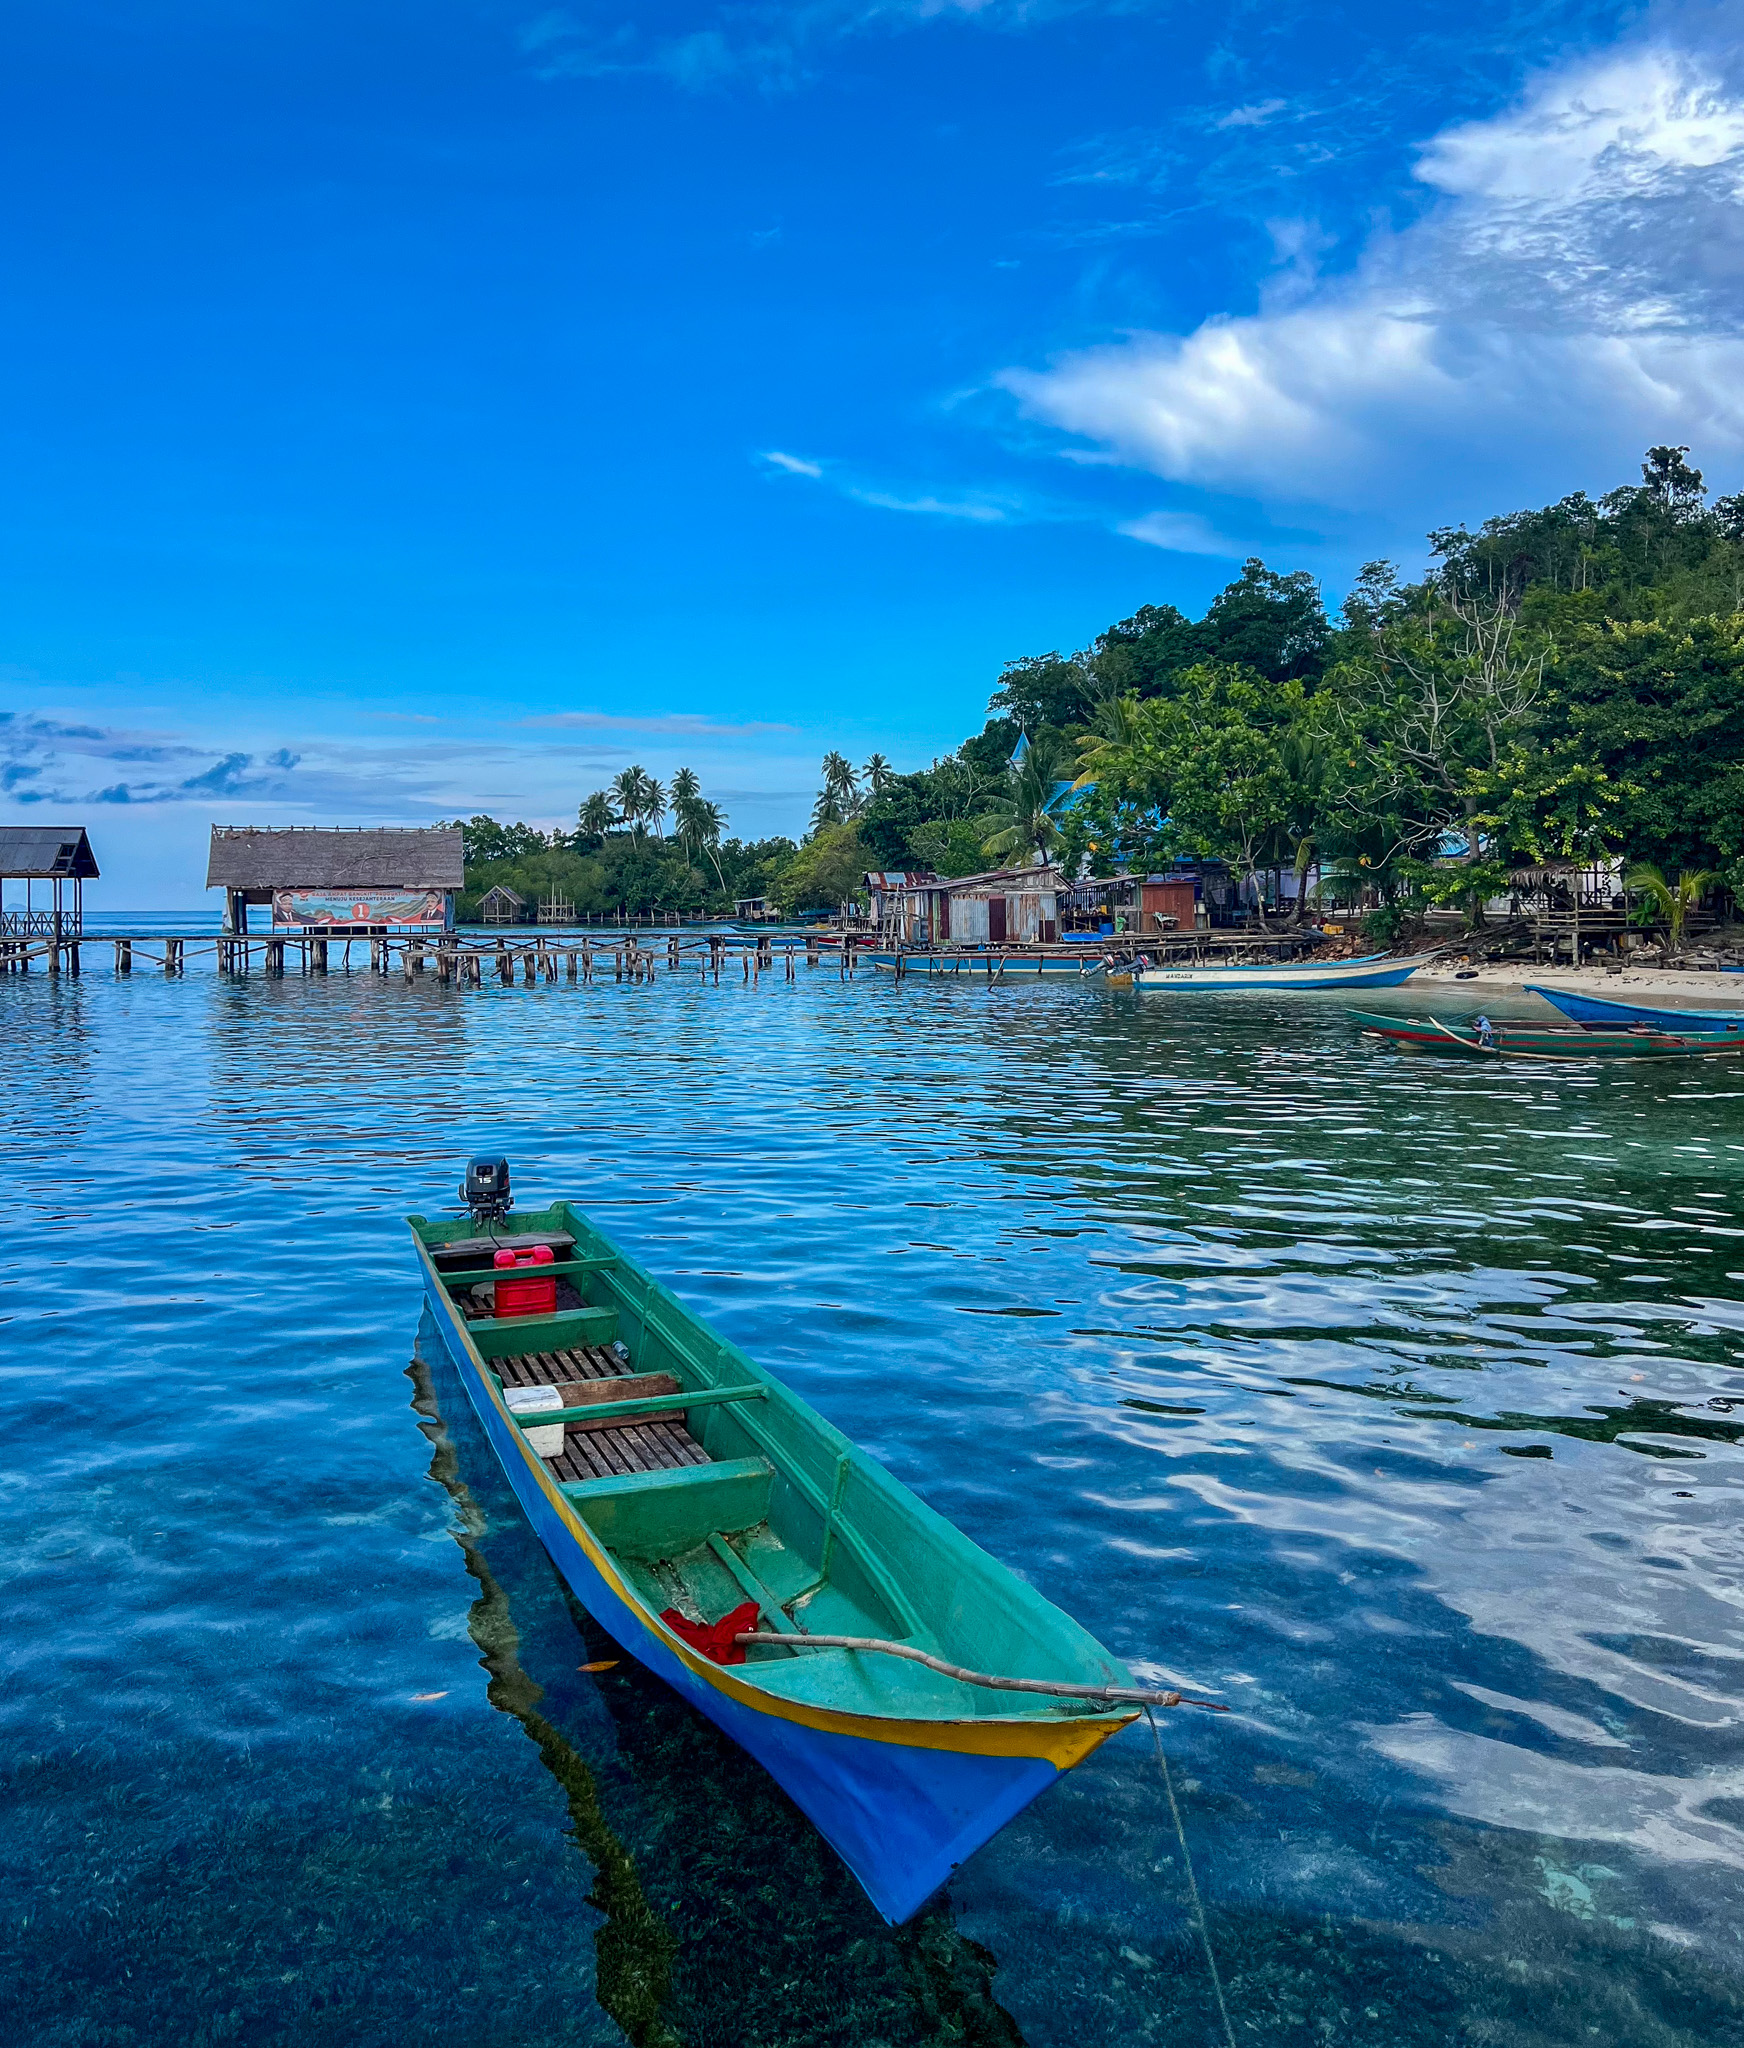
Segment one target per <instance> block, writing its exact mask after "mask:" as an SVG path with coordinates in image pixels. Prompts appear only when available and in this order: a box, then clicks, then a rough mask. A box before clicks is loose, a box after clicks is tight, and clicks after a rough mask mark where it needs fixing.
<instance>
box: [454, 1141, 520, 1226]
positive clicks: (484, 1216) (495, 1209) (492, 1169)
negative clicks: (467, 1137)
mask: <svg viewBox="0 0 1744 2048" xmlns="http://www.w3.org/2000/svg"><path fill="white" fill-rule="evenodd" d="M460 1199H461V1200H462V1201H463V1202H464V1203H465V1204H466V1206H467V1208H468V1209H470V1210H471V1211H472V1219H473V1221H474V1222H475V1223H489V1222H492V1221H493V1220H494V1219H496V1218H497V1217H499V1216H506V1215H507V1214H508V1213H509V1211H510V1209H512V1208H513V1207H514V1196H513V1194H512V1193H511V1192H510V1189H509V1162H508V1161H507V1160H506V1159H504V1158H502V1157H501V1156H500V1155H497V1156H493V1155H491V1154H490V1153H483V1152H481V1153H480V1154H479V1155H478V1157H477V1158H476V1159H469V1160H468V1161H467V1162H466V1178H465V1180H463V1181H462V1182H461V1183H460Z"/></svg>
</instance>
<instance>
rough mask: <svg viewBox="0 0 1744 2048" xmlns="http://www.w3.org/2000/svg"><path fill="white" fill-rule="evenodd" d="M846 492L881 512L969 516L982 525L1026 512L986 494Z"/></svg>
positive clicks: (945, 517) (940, 517)
mask: <svg viewBox="0 0 1744 2048" xmlns="http://www.w3.org/2000/svg"><path fill="white" fill-rule="evenodd" d="M846 495H847V496H848V497H850V498H852V499H853V500H854V502H855V503H856V504H859V505H872V506H876V508H877V509H878V510H879V511H880V512H918V513H921V514H923V515H924V516H926V517H928V518H933V519H969V520H973V521H975V522H976V523H978V524H980V525H986V526H996V525H999V524H1001V523H1003V522H1009V521H1011V520H1012V519H1015V518H1019V517H1021V516H1022V514H1021V512H1020V511H1019V509H1018V508H1017V506H1016V505H1015V503H1013V504H994V503H992V502H990V501H989V500H987V499H986V498H938V497H934V496H933V494H932V493H931V492H930V491H923V492H922V493H921V494H920V495H919V496H918V497H903V496H901V495H900V494H899V493H897V492H895V491H873V490H864V489H861V488H859V487H858V486H855V487H851V488H850V489H849V490H848V491H847V493H846Z"/></svg>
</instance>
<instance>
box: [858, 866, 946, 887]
mask: <svg viewBox="0 0 1744 2048" xmlns="http://www.w3.org/2000/svg"><path fill="white" fill-rule="evenodd" d="M937 880H938V876H937V875H935V874H934V873H933V871H932V869H931V868H873V869H871V870H869V871H868V873H867V876H866V886H867V888H868V889H922V888H930V887H931V886H932V884H933V883H934V882H936V881H937Z"/></svg>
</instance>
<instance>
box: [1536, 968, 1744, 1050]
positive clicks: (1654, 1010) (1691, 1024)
mask: <svg viewBox="0 0 1744 2048" xmlns="http://www.w3.org/2000/svg"><path fill="white" fill-rule="evenodd" d="M1526 993H1527V994H1528V995H1534V996H1542V997H1543V998H1544V1000H1545V1001H1546V1002H1547V1003H1548V1004H1550V1006H1551V1008H1552V1009H1555V1010H1560V1011H1561V1012H1562V1014H1563V1015H1564V1016H1565V1017H1567V1018H1569V1019H1570V1020H1571V1021H1572V1022H1574V1023H1576V1024H1578V1025H1579V1026H1580V1027H1581V1029H1582V1030H1583V1031H1639V1030H1648V1031H1675V1032H1678V1033H1680V1034H1681V1035H1682V1036H1684V1037H1686V1038H1690V1037H1705V1036H1709V1035H1713V1034H1719V1035H1722V1036H1723V1035H1724V1034H1725V1033H1727V1032H1738V1033H1741V1034H1744V1010H1662V1009H1660V1008H1659V1007H1658V1006H1657V1005H1656V1004H1650V1003H1614V1002H1612V1001H1611V1000H1610V999H1609V998H1608V997H1606V996H1589V995H1582V994H1580V993H1578V992H1577V991H1576V990H1574V989H1569V988H1549V987H1547V986H1546V985H1545V984H1544V983H1543V982H1539V981H1529V982H1528V983H1527V984H1526Z"/></svg>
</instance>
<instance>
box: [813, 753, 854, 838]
mask: <svg viewBox="0 0 1744 2048" xmlns="http://www.w3.org/2000/svg"><path fill="white" fill-rule="evenodd" d="M822 772H823V778H824V786H823V788H822V789H820V790H819V791H818V798H817V802H816V803H815V804H813V805H812V807H811V829H812V830H813V831H814V832H816V831H818V830H820V829H821V828H822V827H823V826H825V825H845V824H847V823H848V822H849V821H850V819H853V818H857V817H858V816H859V815H860V813H861V811H863V810H864V809H865V807H866V800H865V798H864V797H862V796H861V794H860V782H859V778H858V777H857V776H856V775H855V773H854V764H853V763H852V762H851V761H850V760H849V759H848V757H847V755H846V754H839V753H837V752H836V751H835V750H834V749H833V748H832V749H831V751H830V752H829V753H827V754H826V755H825V756H824V759H823V771H822Z"/></svg>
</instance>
